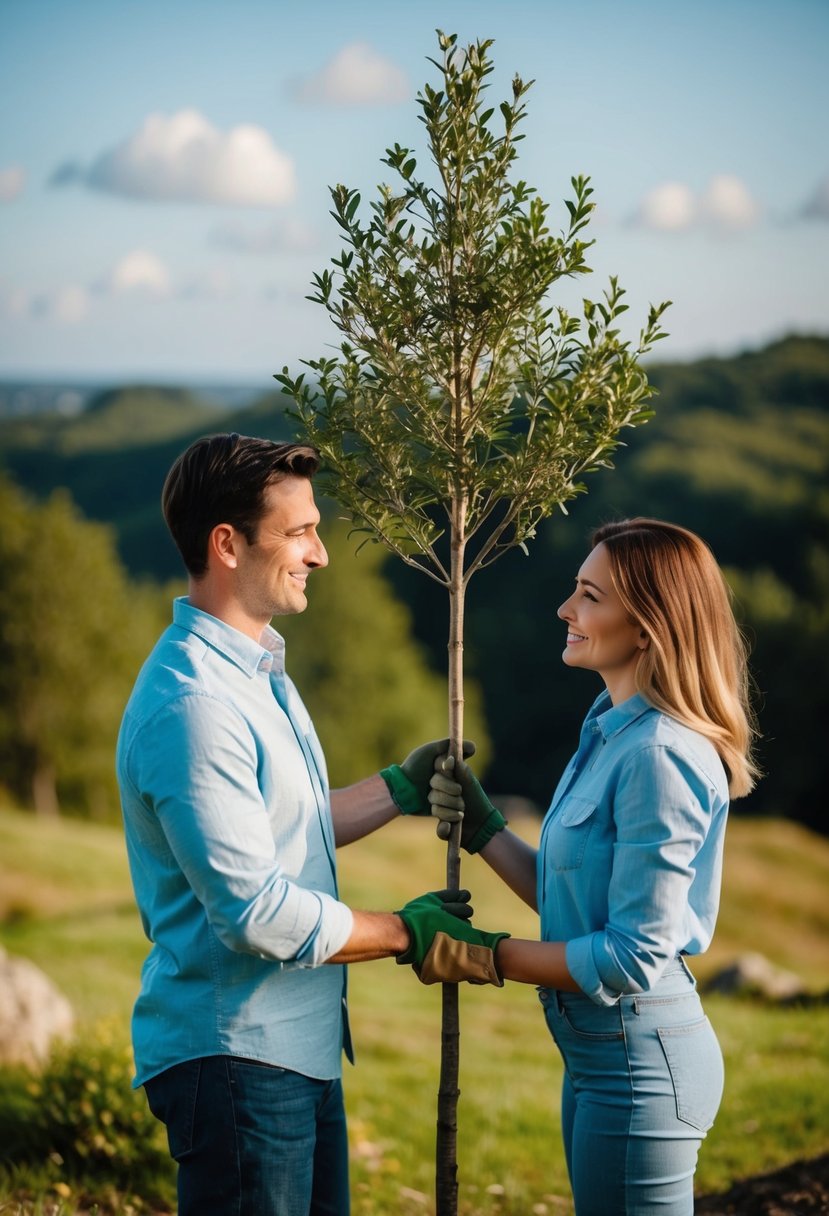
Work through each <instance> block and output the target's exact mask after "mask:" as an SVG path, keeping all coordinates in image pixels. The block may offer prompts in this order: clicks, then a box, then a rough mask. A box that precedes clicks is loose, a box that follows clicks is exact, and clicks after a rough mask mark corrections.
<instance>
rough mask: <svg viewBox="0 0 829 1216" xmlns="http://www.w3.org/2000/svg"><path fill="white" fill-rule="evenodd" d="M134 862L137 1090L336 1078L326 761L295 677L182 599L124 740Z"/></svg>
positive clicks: (337, 932)
mask: <svg viewBox="0 0 829 1216" xmlns="http://www.w3.org/2000/svg"><path fill="white" fill-rule="evenodd" d="M117 770H118V779H119V785H120V788H121V802H122V808H123V814H124V824H125V831H126V843H127V852H128V856H129V863H130V870H131V873H132V879H133V885H134V887H135V895H136V900H137V903H138V907H139V910H140V913H141V919H142V923H143V925H144V930H145V932H146V934H147V936H148V938H149V939H150V941H151V942H152V943H153V945H152V949H151V951H150V954H149V956H148V958H147V960H146V962H145V964H144V967H143V970H142V978H141V990H140V994H139V997H138V1000H137V1003H136V1006H135V1010H134V1015H133V1044H134V1049H135V1057H136V1073H137V1075H136V1080H135V1084H136V1085H140V1084H142V1083H143V1082H144V1081H146V1080H148V1079H149V1078H150V1077H152V1076H154V1075H156V1074H157V1073H159V1072H162V1071H163V1070H164V1069H166V1068H170V1067H171V1066H172V1065H174V1064H178V1063H181V1062H183V1061H185V1060H189V1059H195V1058H198V1057H201V1056H210V1055H240V1056H244V1057H246V1058H248V1059H254V1060H261V1061H263V1062H266V1063H269V1064H275V1065H280V1066H282V1067H284V1068H288V1069H291V1070H292V1071H296V1072H301V1073H304V1074H305V1075H307V1076H310V1077H316V1078H320V1079H330V1078H333V1077H337V1076H339V1075H340V1071H341V1053H342V1048H343V1042H344V1039H345V1043H346V1050H347V1051H350V1045H349V1043H348V1027H347V1019H346V1013H345V968H344V967H341V966H338V965H329V966H321V965H320V964H322V963H323V962H324V961H325V959H327V958H329V957H330V956H332V955H334V954H336V953H337V952H338V950H340V949H341V947H342V946H343V945H344V944H345V942H346V941H347V940H348V938H349V936H350V934H351V930H352V925H353V918H352V915H351V912H350V910H349V909H348V908H347V907H346V905H345V904H343V903H340V902H339V900H338V899H337V878H336V863H335V845H334V830H333V824H332V821H331V811H330V804H329V792H328V779H327V774H326V769H325V761H324V758H323V755H322V751H321V748H320V745H319V742H318V740H317V738H316V735H315V732H314V729H313V726H312V724H311V720H310V718H309V716H308V712H307V710H306V709H305V707H304V705H303V704H302V701H301V700H300V697H299V694H298V693H297V691H296V689H295V688H294V686H293V684H292V683H291V681H290V679H289V678H288V677H287V676H286V674H285V665H284V642H283V640H282V638H281V637H280V636H279V634H277V633H275V632H274V631H273V630H272V629H270V628H268V629H266V630H265V632H264V633H263V635H262V638H261V644H257V643H256V642H254V641H253V640H252V639H251V638H249V637H247V636H246V635H245V634H242V633H240V632H239V631H238V630H236V629H233V628H231V627H230V626H229V625H227V624H225V623H224V622H223V621H220V620H218V619H217V618H216V617H213V616H210V615H209V614H208V613H205V612H201V611H200V610H199V609H197V608H194V607H192V605H191V604H190V603H189V602H188V600H187V599H179V600H176V601H175V604H174V612H173V624H172V625H171V626H170V627H169V628H168V629H167V630H166V632H165V633H164V634H163V635H162V637H161V638H160V639H159V641H158V643H157V645H156V647H155V649H154V650H153V652H152V654H151V655H150V657H149V658H148V659H147V662H146V663H145V664H144V667H143V668H142V670H141V672H140V674H139V677H138V680H137V682H136V685H135V688H134V690H133V693H132V696H131V698H130V700H129V703H128V705H127V708H126V711H125V713H124V719H123V722H122V725H121V732H120V735H119V739H118V749H117Z"/></svg>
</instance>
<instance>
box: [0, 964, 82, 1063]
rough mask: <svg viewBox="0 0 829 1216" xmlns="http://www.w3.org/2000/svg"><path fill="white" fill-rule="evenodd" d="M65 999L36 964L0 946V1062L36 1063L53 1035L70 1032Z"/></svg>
mask: <svg viewBox="0 0 829 1216" xmlns="http://www.w3.org/2000/svg"><path fill="white" fill-rule="evenodd" d="M73 1025H74V1016H73V1013H72V1006H71V1005H70V1004H69V1002H68V1000H67V999H66V997H65V996H63V994H62V993H61V992H59V991H58V989H57V988H56V987H55V985H54V984H53V983H52V981H51V980H50V979H49V978H48V976H46V975H44V974H43V972H42V971H41V970H40V968H39V967H36V966H35V965H34V963H31V962H29V960H28V959H25V958H11V957H10V956H9V955H8V954H6V952H5V950H3V948H2V947H0V1064H25V1065H27V1066H29V1067H36V1066H38V1065H40V1064H42V1063H44V1062H45V1060H46V1059H47V1058H48V1055H49V1051H50V1049H51V1046H52V1044H53V1042H54V1041H55V1040H56V1039H68V1038H69V1037H70V1036H71V1034H72V1028H73Z"/></svg>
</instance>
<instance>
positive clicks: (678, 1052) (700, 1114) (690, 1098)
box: [657, 1017, 724, 1132]
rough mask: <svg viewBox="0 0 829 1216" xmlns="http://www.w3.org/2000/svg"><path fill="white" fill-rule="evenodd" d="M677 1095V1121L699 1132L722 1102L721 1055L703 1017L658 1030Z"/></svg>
mask: <svg viewBox="0 0 829 1216" xmlns="http://www.w3.org/2000/svg"><path fill="white" fill-rule="evenodd" d="M657 1033H658V1035H659V1041H660V1043H661V1044H662V1050H663V1051H664V1053H665V1059H666V1060H667V1063H668V1070H669V1071H670V1074H671V1080H672V1082H673V1087H674V1094H675V1096H676V1113H677V1118H679V1119H681V1120H682V1122H683V1123H687V1124H689V1125H690V1126H691V1127H694V1128H696V1129H697V1130H698V1131H701V1132H707V1131H708V1129H709V1127H711V1126H712V1125H713V1123H714V1119H715V1117H716V1114H717V1111H718V1110H719V1107H720V1101H721V1099H722V1091H723V1081H724V1071H723V1059H722V1052H721V1051H720V1045H719V1043H718V1041H717V1036H716V1034H715V1033H714V1028H713V1026H712V1025H711V1023H710V1022H709V1021H708V1018H706V1017H703V1018H700V1019H698V1020H697V1021H695V1022H689V1023H688V1024H687V1025H685V1026H670V1027H662V1028H660V1029H659V1030H658V1031H657Z"/></svg>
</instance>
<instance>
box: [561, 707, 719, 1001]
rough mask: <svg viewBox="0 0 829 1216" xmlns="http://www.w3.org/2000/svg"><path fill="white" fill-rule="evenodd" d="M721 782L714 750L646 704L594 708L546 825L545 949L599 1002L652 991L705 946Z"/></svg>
mask: <svg viewBox="0 0 829 1216" xmlns="http://www.w3.org/2000/svg"><path fill="white" fill-rule="evenodd" d="M727 812H728V781H727V778H726V774H725V770H724V768H723V764H722V761H721V760H720V758H719V756H718V754H717V752H716V750H715V748H714V746H713V745H712V744H711V742H710V741H709V740H708V739H706V738H704V737H703V736H702V735H700V734H698V733H697V732H696V731H694V730H691V729H690V728H689V727H687V726H684V725H682V723H680V722H677V721H676V720H675V719H674V718H670V717H668V716H667V715H666V714H664V713H661V712H660V711H659V710H657V709H655V708H654V707H653V706H651V705H649V704H648V702H647V701H645V699H644V698H643V697H641V696H638V695H637V696H633V697H631V698H630V699H629V700H627V701H624V702H622V703H621V704H619V705H616V706H614V705H612V703H611V700H610V696H609V694H608V693H607V692H604V693H602V695H601V696H600V697H598V699H597V700H596V701H595V702H594V704H593V706H592V707H591V709H590V712H589V713H588V715H587V717H586V718H585V721H584V725H583V726H582V730H581V737H580V740H579V748H578V751H577V752H576V754H575V756H574V757H573V759H572V760H571V761H570V763H569V764H568V766H567V768H566V769H565V770H564V774H563V776H562V778H561V781H560V782H559V785H558V788H557V789H556V792H555V795H554V797H553V801H552V805H551V806H550V809H549V811H548V812H547V815H546V817H545V819H544V824H543V827H542V830H541V841H540V845H539V850H538V871H537V889H538V907H539V911H540V914H541V937H542V940H544V941H557V942H561V941H563V942H566V943H567V950H566V957H567V966H568V969H569V971H570V973H571V975H572V976H573V979H574V980H575V981H576V983H577V984H578V985H579V987H580V988H581V989H582V990H583V991H584V992H585V993H586V994H587V995H588V996H589V997H591V998H592V1000H594V1001H595V1002H596V1003H597V1004H600V1005H612V1004H614V1003H615V1002H616V1001H617V1000H618V999H619V997H620V996H621V995H622V994H624V993H632V992H644V991H647V990H648V989H650V988H652V987H653V985H654V984H655V983H656V982H657V980H658V979H659V977H660V976H661V974H662V972H663V970H664V968H665V966H666V965H667V963H668V962H669V961H670V960H671V959H673V958H675V957H676V955H677V954H679V953H686V954H700V953H702V952H703V951H704V950H706V949H707V948H708V945H709V943H710V941H711V937H712V934H713V931H714V924H715V922H716V919H717V910H718V907H719V897H720V883H721V878H722V860H723V843H724V835H725V823H726V818H727Z"/></svg>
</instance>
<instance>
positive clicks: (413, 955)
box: [397, 891, 509, 988]
mask: <svg viewBox="0 0 829 1216" xmlns="http://www.w3.org/2000/svg"><path fill="white" fill-rule="evenodd" d="M468 901H469V892H468V891H431V892H430V893H429V894H428V895H421V896H419V897H418V898H417V899H413V900H411V902H410V903H408V904H406V906H405V908H401V909H400V911H399V912H398V913H397V915H398V916H399V917H401V919H402V920H403V922H404V924H405V925H406V927H407V929H408V930H409V934H410V937H411V942H410V944H409V948H408V950H406V951H404V952H403V954H399V955H398V956H397V961H398V963H401V964H404V963H411V964H412V967H413V968H414V971H415V974H416V975H417V977H418V979H420V981H421V982H422V983H424V984H457V983H459V982H460V981H461V980H467V981H468V982H469V983H470V984H495V985H496V987H498V988H501V987H503V983H504V981H503V980H502V978H501V976H500V973H499V971H498V968H497V966H496V962H495V950H496V947H497V945H498V943H499V942H500V941H501V940H502V939H503V938H505V937H509V934H508V933H484V932H483V931H482V930H480V929H476V928H475V927H474V926H473V925H471V924H469V923H468V918H469V917H470V916H471V915H472V908H471V907H470V906H469V902H468Z"/></svg>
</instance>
